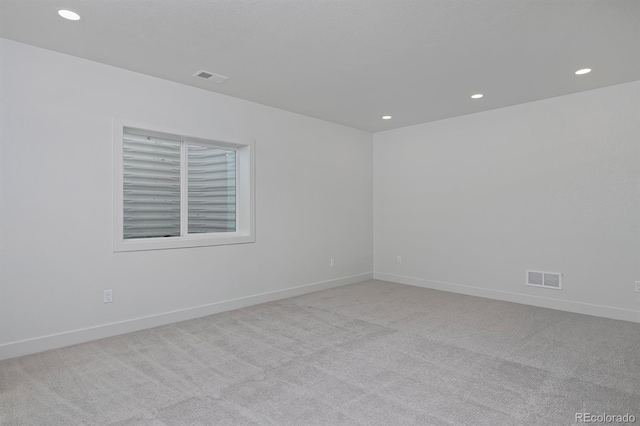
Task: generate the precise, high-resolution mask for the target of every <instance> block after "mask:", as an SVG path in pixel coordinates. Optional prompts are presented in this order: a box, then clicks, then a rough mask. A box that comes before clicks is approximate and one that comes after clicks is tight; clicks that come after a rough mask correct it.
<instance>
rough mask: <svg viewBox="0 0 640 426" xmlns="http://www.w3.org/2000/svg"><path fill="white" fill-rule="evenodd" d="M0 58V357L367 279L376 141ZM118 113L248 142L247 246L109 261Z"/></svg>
mask: <svg viewBox="0 0 640 426" xmlns="http://www.w3.org/2000/svg"><path fill="white" fill-rule="evenodd" d="M0 49H1V50H0V53H1V54H0V59H1V61H2V64H3V65H2V72H3V75H2V80H1V87H0V89H1V90H2V91H3V96H2V115H1V116H0V118H1V122H0V124H1V126H0V127H1V128H2V130H3V138H2V145H1V149H2V151H0V153H1V154H2V156H1V160H0V161H1V163H0V166H1V171H0V173H1V174H0V179H1V180H0V182H1V187H0V191H1V192H0V195H1V198H0V202H1V205H0V206H1V207H0V219H1V220H0V236H1V237H2V239H1V243H0V250H1V251H0V358H2V357H9V356H15V355H20V354H22V353H27V352H31V351H37V350H43V349H47V348H49V347H55V346H59V345H63V344H69V343H75V342H78V341H82V340H88V339H92V338H96V337H102V336H106V335H110V334H114V333H118V332H124V331H129V330H132V329H136V328H140V327H148V326H152V325H156V324H159V323H163V322H170V321H175V320H179V319H184V318H188V317H191V316H197V315H204V314H207V313H211V312H215V311H218V310H221V309H229V308H232V307H237V306H242V305H243V304H249V303H256V302H260V301H263V300H268V299H270V298H278V297H286V296H288V295H291V294H295V293H296V292H301V291H311V290H317V289H321V288H323V287H327V286H331V285H339V284H344V283H347V282H352V281H360V280H363V279H366V278H369V277H370V276H371V272H372V270H373V261H372V247H373V242H372V226H373V223H372V220H373V219H372V187H371V182H372V163H373V160H372V147H371V138H372V136H371V133H368V132H363V131H359V130H354V129H351V128H348V127H344V126H339V125H336V124H332V123H327V122H323V121H320V120H316V119H312V118H309V117H305V116H302V115H298V114H293V113H289V112H285V111H282V110H278V109H274V108H270V107H266V106H263V105H259V104H255V103H251V102H247V101H243V100H240V99H235V98H231V97H227V96H222V95H219V94H215V93H211V92H207V91H203V90H199V89H195V88H192V87H188V86H184V85H180V84H175V83H171V82H167V81H164V80H160V79H156V78H152V77H148V76H144V75H141V74H136V73H133V72H129V71H125V70H121V69H117V68H114V67H109V66H106V65H102V64H98V63H94V62H90V61H86V60H82V59H78V58H74V57H71V56H66V55H62V54H59V53H56V52H52V51H47V50H43V49H38V48H35V47H31V46H27V45H24V44H20V43H15V42H12V41H8V40H2V39H0ZM113 116H118V117H122V118H125V119H130V120H136V121H143V122H147V123H158V124H159V125H163V126H167V127H171V128H180V129H187V131H188V133H189V134H190V135H192V136H202V137H209V138H213V139H222V140H232V141H234V140H238V141H244V140H251V139H255V140H256V176H257V180H256V182H257V183H256V191H257V201H256V242H255V243H254V244H241V245H231V246H217V247H203V248H192V249H175V250H156V251H146V252H120V253H114V252H113V251H112V200H113V197H112V161H113V159H112V137H111V135H112V117H113ZM331 257H333V258H335V260H336V266H335V268H333V269H330V268H329V258H331ZM314 283H321V284H319V285H317V286H312V287H308V288H305V289H299V290H294V291H289V292H286V291H285V292H281V293H276V294H275V295H269V296H264V297H257V298H249V299H246V300H244V301H240V302H235V303H230V304H222V305H213V306H208V307H205V308H200V309H191V310H190V308H194V307H199V306H202V305H211V304H215V303H218V302H224V301H229V300H233V299H237V298H243V297H248V296H255V295H259V294H262V293H268V292H277V291H279V290H284V289H290V288H292V287H297V286H302V285H307V284H314ZM105 289H113V295H114V302H113V303H112V304H106V305H105V304H103V303H102V293H103V290H105ZM179 310H187V311H182V312H178V313H174V314H169V315H164V316H162V315H161V316H159V317H152V318H150V319H149V318H148V319H146V320H138V321H133V322H127V321H129V320H133V319H136V318H141V317H148V316H154V315H159V314H166V313H170V312H174V311H179ZM123 321H124V322H125V323H119V322H123ZM113 323H119V324H115V325H113ZM109 324H111V325H109ZM105 325H107V326H105ZM100 326H105V327H100ZM91 327H98V328H95V329H90V330H84V331H78V330H80V329H85V328H91ZM57 333H62V334H60V335H57ZM47 336H48V337H47Z"/></svg>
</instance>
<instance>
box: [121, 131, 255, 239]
mask: <svg viewBox="0 0 640 426" xmlns="http://www.w3.org/2000/svg"><path fill="white" fill-rule="evenodd" d="M114 128H115V131H114V138H115V141H114V142H115V143H114V147H115V158H116V161H115V166H116V167H115V179H114V181H115V186H114V195H115V196H114V199H115V203H114V223H115V226H114V250H115V251H130V250H153V249H166V248H179V247H197V246H207V245H221V244H237V243H247V242H254V241H255V238H254V235H253V228H254V225H253V224H254V218H253V187H254V185H253V173H252V172H253V155H252V154H253V152H252V151H253V143H250V144H238V143H229V142H220V141H214V140H207V139H200V138H190V137H184V136H177V135H176V134H172V133H160V132H155V131H150V130H143V129H140V128H137V127H130V126H126V125H122V124H116V125H115V126H114Z"/></svg>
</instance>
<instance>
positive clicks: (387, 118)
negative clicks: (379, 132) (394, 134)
mask: <svg viewBox="0 0 640 426" xmlns="http://www.w3.org/2000/svg"><path fill="white" fill-rule="evenodd" d="M382 119H383V120H391V116H390V115H383V116H382Z"/></svg>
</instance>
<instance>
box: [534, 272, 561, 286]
mask: <svg viewBox="0 0 640 426" xmlns="http://www.w3.org/2000/svg"><path fill="white" fill-rule="evenodd" d="M527 285H532V286H535V287H545V288H554V289H556V290H562V274H559V273H557V272H543V271H527Z"/></svg>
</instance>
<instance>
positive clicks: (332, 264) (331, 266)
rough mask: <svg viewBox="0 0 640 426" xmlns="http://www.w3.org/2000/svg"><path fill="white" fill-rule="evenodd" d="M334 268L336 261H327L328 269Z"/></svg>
mask: <svg viewBox="0 0 640 426" xmlns="http://www.w3.org/2000/svg"><path fill="white" fill-rule="evenodd" d="M334 266H336V261H335V260H333V259H329V268H333V267H334Z"/></svg>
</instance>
